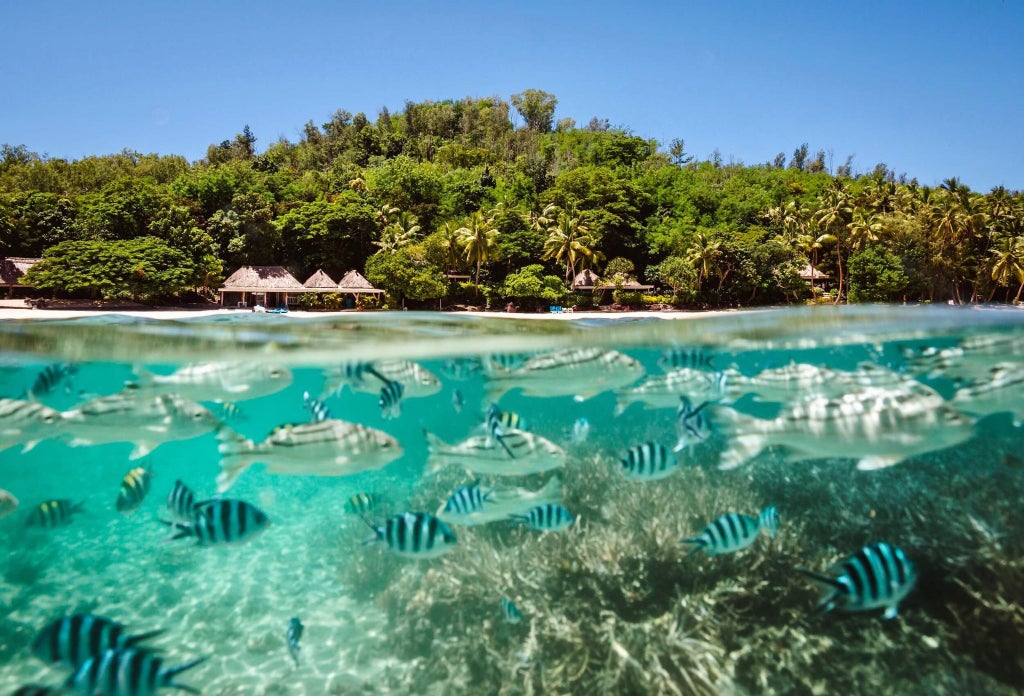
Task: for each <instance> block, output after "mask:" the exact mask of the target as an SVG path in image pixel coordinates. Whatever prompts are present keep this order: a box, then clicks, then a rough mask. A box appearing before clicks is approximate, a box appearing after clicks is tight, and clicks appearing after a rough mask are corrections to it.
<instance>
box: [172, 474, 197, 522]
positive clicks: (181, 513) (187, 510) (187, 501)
mask: <svg viewBox="0 0 1024 696" xmlns="http://www.w3.org/2000/svg"><path fill="white" fill-rule="evenodd" d="M167 510H168V512H170V513H171V515H172V516H173V517H174V519H175V520H177V521H179V522H191V521H192V518H193V517H194V516H195V512H196V496H195V494H194V493H193V492H192V490H191V489H190V488H189V487H188V486H186V485H185V484H184V483H182V481H181V479H178V480H177V481H175V482H174V487H173V488H172V489H171V492H170V493H169V494H168V495H167Z"/></svg>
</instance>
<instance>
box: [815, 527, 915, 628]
mask: <svg viewBox="0 0 1024 696" xmlns="http://www.w3.org/2000/svg"><path fill="white" fill-rule="evenodd" d="M797 570H798V571H799V572H801V573H803V574H804V575H806V576H807V577H808V578H810V579H811V580H813V581H814V582H816V583H818V584H820V585H822V587H823V588H824V589H825V593H824V594H823V595H822V598H821V600H820V601H819V602H818V613H823V612H827V611H831V610H833V609H838V610H840V611H868V610H871V609H881V608H883V607H884V608H885V613H883V614H882V618H883V619H891V618H893V617H894V616H896V614H897V612H898V611H899V603H900V602H901V601H902V600H903V598H904V597H906V596H907V595H908V594H909V593H910V591H911V590H912V589H914V584H915V583H916V582H917V572H916V570H915V568H914V564H913V563H912V562H911V561H910V559H909V558H907V556H906V554H904V553H903V551H901V550H900V549H898V548H896V547H895V546H892V545H890V544H886V543H875V544H869V545H867V546H865V547H864V548H862V549H861V550H860V551H858V552H857V553H855V554H853V555H852V556H850V557H849V558H847V559H846V560H845V561H843V562H842V563H840V564H839V566H838V571H839V574H838V575H835V576H830V575H822V574H821V573H816V572H814V571H812V570H807V569H806V568H798V569H797Z"/></svg>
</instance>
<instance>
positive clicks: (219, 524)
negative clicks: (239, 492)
mask: <svg viewBox="0 0 1024 696" xmlns="http://www.w3.org/2000/svg"><path fill="white" fill-rule="evenodd" d="M162 521H163V523H164V524H166V525H170V526H171V527H173V528H174V530H175V533H174V535H173V536H172V537H171V539H184V538H185V537H195V539H196V543H198V544H199V545H200V546H209V545H211V544H231V543H235V542H243V541H248V540H250V539H252V538H253V537H255V536H257V535H259V534H260V533H261V532H263V531H264V530H266V528H267V526H268V525H269V524H270V520H269V519H268V518H267V516H266V514H265V513H264V512H263V511H262V510H260V509H259V508H257V507H256V506H255V505H252V504H250V503H247V502H245V501H244V500H234V499H230V498H220V499H217V500H206V501H203V502H201V503H196V505H195V513H194V514H193V515H192V520H191V522H168V521H166V520H162Z"/></svg>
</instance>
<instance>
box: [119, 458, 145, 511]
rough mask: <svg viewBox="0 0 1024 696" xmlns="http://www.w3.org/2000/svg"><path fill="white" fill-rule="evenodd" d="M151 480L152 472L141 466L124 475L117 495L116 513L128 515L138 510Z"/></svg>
mask: <svg viewBox="0 0 1024 696" xmlns="http://www.w3.org/2000/svg"><path fill="white" fill-rule="evenodd" d="M152 478H153V472H152V471H151V470H149V469H147V468H146V467H143V466H137V467H135V468H134V469H132V470H131V471H129V472H128V473H127V474H125V477H124V479H122V480H121V490H120V491H119V492H118V494H117V503H116V505H115V507H116V508H117V511H118V512H120V513H124V514H128V513H132V512H135V511H136V510H138V509H139V506H140V505H142V501H143V500H145V499H146V494H148V493H149V485H150V482H151V480H152Z"/></svg>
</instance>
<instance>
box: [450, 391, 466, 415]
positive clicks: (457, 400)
mask: <svg viewBox="0 0 1024 696" xmlns="http://www.w3.org/2000/svg"><path fill="white" fill-rule="evenodd" d="M465 405H466V400H465V399H464V398H463V397H462V391H461V390H459V389H458V388H455V389H452V408H454V409H455V412H456V413H462V407H463V406H465Z"/></svg>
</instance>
